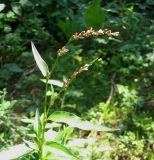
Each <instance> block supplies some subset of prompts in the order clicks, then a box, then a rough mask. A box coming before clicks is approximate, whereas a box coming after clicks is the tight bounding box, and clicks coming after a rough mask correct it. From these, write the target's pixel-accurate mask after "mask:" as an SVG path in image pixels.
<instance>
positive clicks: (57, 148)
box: [44, 141, 77, 160]
mask: <svg viewBox="0 0 154 160" xmlns="http://www.w3.org/2000/svg"><path fill="white" fill-rule="evenodd" d="M44 146H45V147H46V149H47V150H48V151H49V152H51V153H54V154H57V155H58V156H63V157H66V156H68V157H70V158H72V160H75V159H76V160H77V157H75V155H74V154H73V153H72V152H71V151H70V149H68V148H66V147H65V146H63V145H62V144H59V143H57V142H53V141H48V142H46V143H45V145H44Z"/></svg>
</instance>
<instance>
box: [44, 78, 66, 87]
mask: <svg viewBox="0 0 154 160" xmlns="http://www.w3.org/2000/svg"><path fill="white" fill-rule="evenodd" d="M41 81H42V82H44V83H46V79H41ZM48 84H51V85H55V86H58V87H62V86H63V82H61V81H59V80H55V79H52V80H50V79H49V80H48Z"/></svg>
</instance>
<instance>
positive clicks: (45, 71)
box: [31, 42, 49, 77]
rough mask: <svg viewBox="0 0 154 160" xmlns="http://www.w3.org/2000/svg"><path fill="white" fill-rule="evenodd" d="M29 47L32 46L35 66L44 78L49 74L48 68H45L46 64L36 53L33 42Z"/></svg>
mask: <svg viewBox="0 0 154 160" xmlns="http://www.w3.org/2000/svg"><path fill="white" fill-rule="evenodd" d="M31 45H32V52H33V55H34V59H35V61H36V64H37V66H38V68H39V69H40V71H41V72H42V74H43V76H44V77H46V76H47V74H48V73H49V69H48V66H47V64H46V62H45V61H44V60H43V59H42V58H41V56H40V54H39V52H38V51H37V49H36V47H35V45H34V43H33V42H31Z"/></svg>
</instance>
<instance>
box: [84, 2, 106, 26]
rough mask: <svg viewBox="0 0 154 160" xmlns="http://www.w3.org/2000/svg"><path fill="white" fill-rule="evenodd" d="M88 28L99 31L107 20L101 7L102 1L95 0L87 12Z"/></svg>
mask: <svg viewBox="0 0 154 160" xmlns="http://www.w3.org/2000/svg"><path fill="white" fill-rule="evenodd" d="M85 20H86V27H87V28H91V27H93V28H94V29H98V28H100V27H101V25H102V23H103V22H104V20H105V13H104V11H103V9H102V8H101V6H100V0H93V1H92V3H91V5H89V6H88V7H87V9H86V12H85Z"/></svg>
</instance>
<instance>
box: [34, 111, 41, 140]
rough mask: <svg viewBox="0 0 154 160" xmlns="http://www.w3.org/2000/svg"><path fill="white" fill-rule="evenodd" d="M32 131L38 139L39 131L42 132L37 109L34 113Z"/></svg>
mask: <svg viewBox="0 0 154 160" xmlns="http://www.w3.org/2000/svg"><path fill="white" fill-rule="evenodd" d="M34 131H35V134H36V135H37V137H38V138H39V139H40V137H41V133H42V124H41V118H40V115H39V111H38V109H37V110H36V113H35V119H34Z"/></svg>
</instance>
